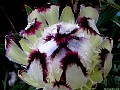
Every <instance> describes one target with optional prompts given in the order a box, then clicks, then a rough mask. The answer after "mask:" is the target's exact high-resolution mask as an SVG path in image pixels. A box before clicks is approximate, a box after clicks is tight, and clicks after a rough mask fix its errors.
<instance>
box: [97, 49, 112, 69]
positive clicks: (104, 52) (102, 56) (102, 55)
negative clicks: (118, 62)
mask: <svg viewBox="0 0 120 90" xmlns="http://www.w3.org/2000/svg"><path fill="white" fill-rule="evenodd" d="M108 53H110V52H109V51H108V50H107V49H105V48H104V49H101V52H100V53H99V56H100V60H101V61H100V64H99V65H98V66H99V69H100V70H101V69H102V68H103V67H104V63H105V60H106V58H107V55H108Z"/></svg>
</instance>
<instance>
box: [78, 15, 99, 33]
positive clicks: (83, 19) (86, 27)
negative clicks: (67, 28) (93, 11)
mask: <svg viewBox="0 0 120 90" xmlns="http://www.w3.org/2000/svg"><path fill="white" fill-rule="evenodd" d="M89 19H90V18H87V17H81V16H80V17H78V25H79V26H80V28H83V30H87V33H90V34H94V35H97V34H98V33H97V32H96V31H95V30H93V28H92V27H90V25H89V21H88V20H89Z"/></svg>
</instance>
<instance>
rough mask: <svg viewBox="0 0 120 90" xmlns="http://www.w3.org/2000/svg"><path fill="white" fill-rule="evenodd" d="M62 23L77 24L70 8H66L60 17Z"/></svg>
mask: <svg viewBox="0 0 120 90" xmlns="http://www.w3.org/2000/svg"><path fill="white" fill-rule="evenodd" d="M60 21H61V22H73V23H74V22H75V18H74V14H73V12H72V9H71V7H70V6H66V7H65V8H64V9H63V11H62V14H61V16H60Z"/></svg>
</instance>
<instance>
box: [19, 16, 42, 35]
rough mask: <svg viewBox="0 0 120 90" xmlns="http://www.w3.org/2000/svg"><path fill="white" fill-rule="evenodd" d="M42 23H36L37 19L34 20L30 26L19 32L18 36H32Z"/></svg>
mask: <svg viewBox="0 0 120 90" xmlns="http://www.w3.org/2000/svg"><path fill="white" fill-rule="evenodd" d="M41 25H42V22H39V21H37V18H36V19H35V23H33V24H31V26H30V27H29V28H28V29H27V30H21V32H20V35H21V36H23V34H27V35H34V34H35V33H36V31H37V30H39V28H40V27H41Z"/></svg>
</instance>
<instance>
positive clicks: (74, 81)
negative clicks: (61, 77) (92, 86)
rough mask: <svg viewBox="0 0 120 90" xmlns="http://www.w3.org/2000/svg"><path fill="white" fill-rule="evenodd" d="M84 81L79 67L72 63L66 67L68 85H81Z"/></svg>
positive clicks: (76, 86)
mask: <svg viewBox="0 0 120 90" xmlns="http://www.w3.org/2000/svg"><path fill="white" fill-rule="evenodd" d="M73 76H74V78H73ZM86 82H87V78H86V77H85V76H84V74H83V72H82V70H81V68H80V67H78V66H77V65H74V64H73V65H71V66H69V67H68V69H67V70H66V83H67V84H68V85H70V87H71V88H72V89H78V88H80V87H83V86H84V85H85V84H86Z"/></svg>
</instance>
